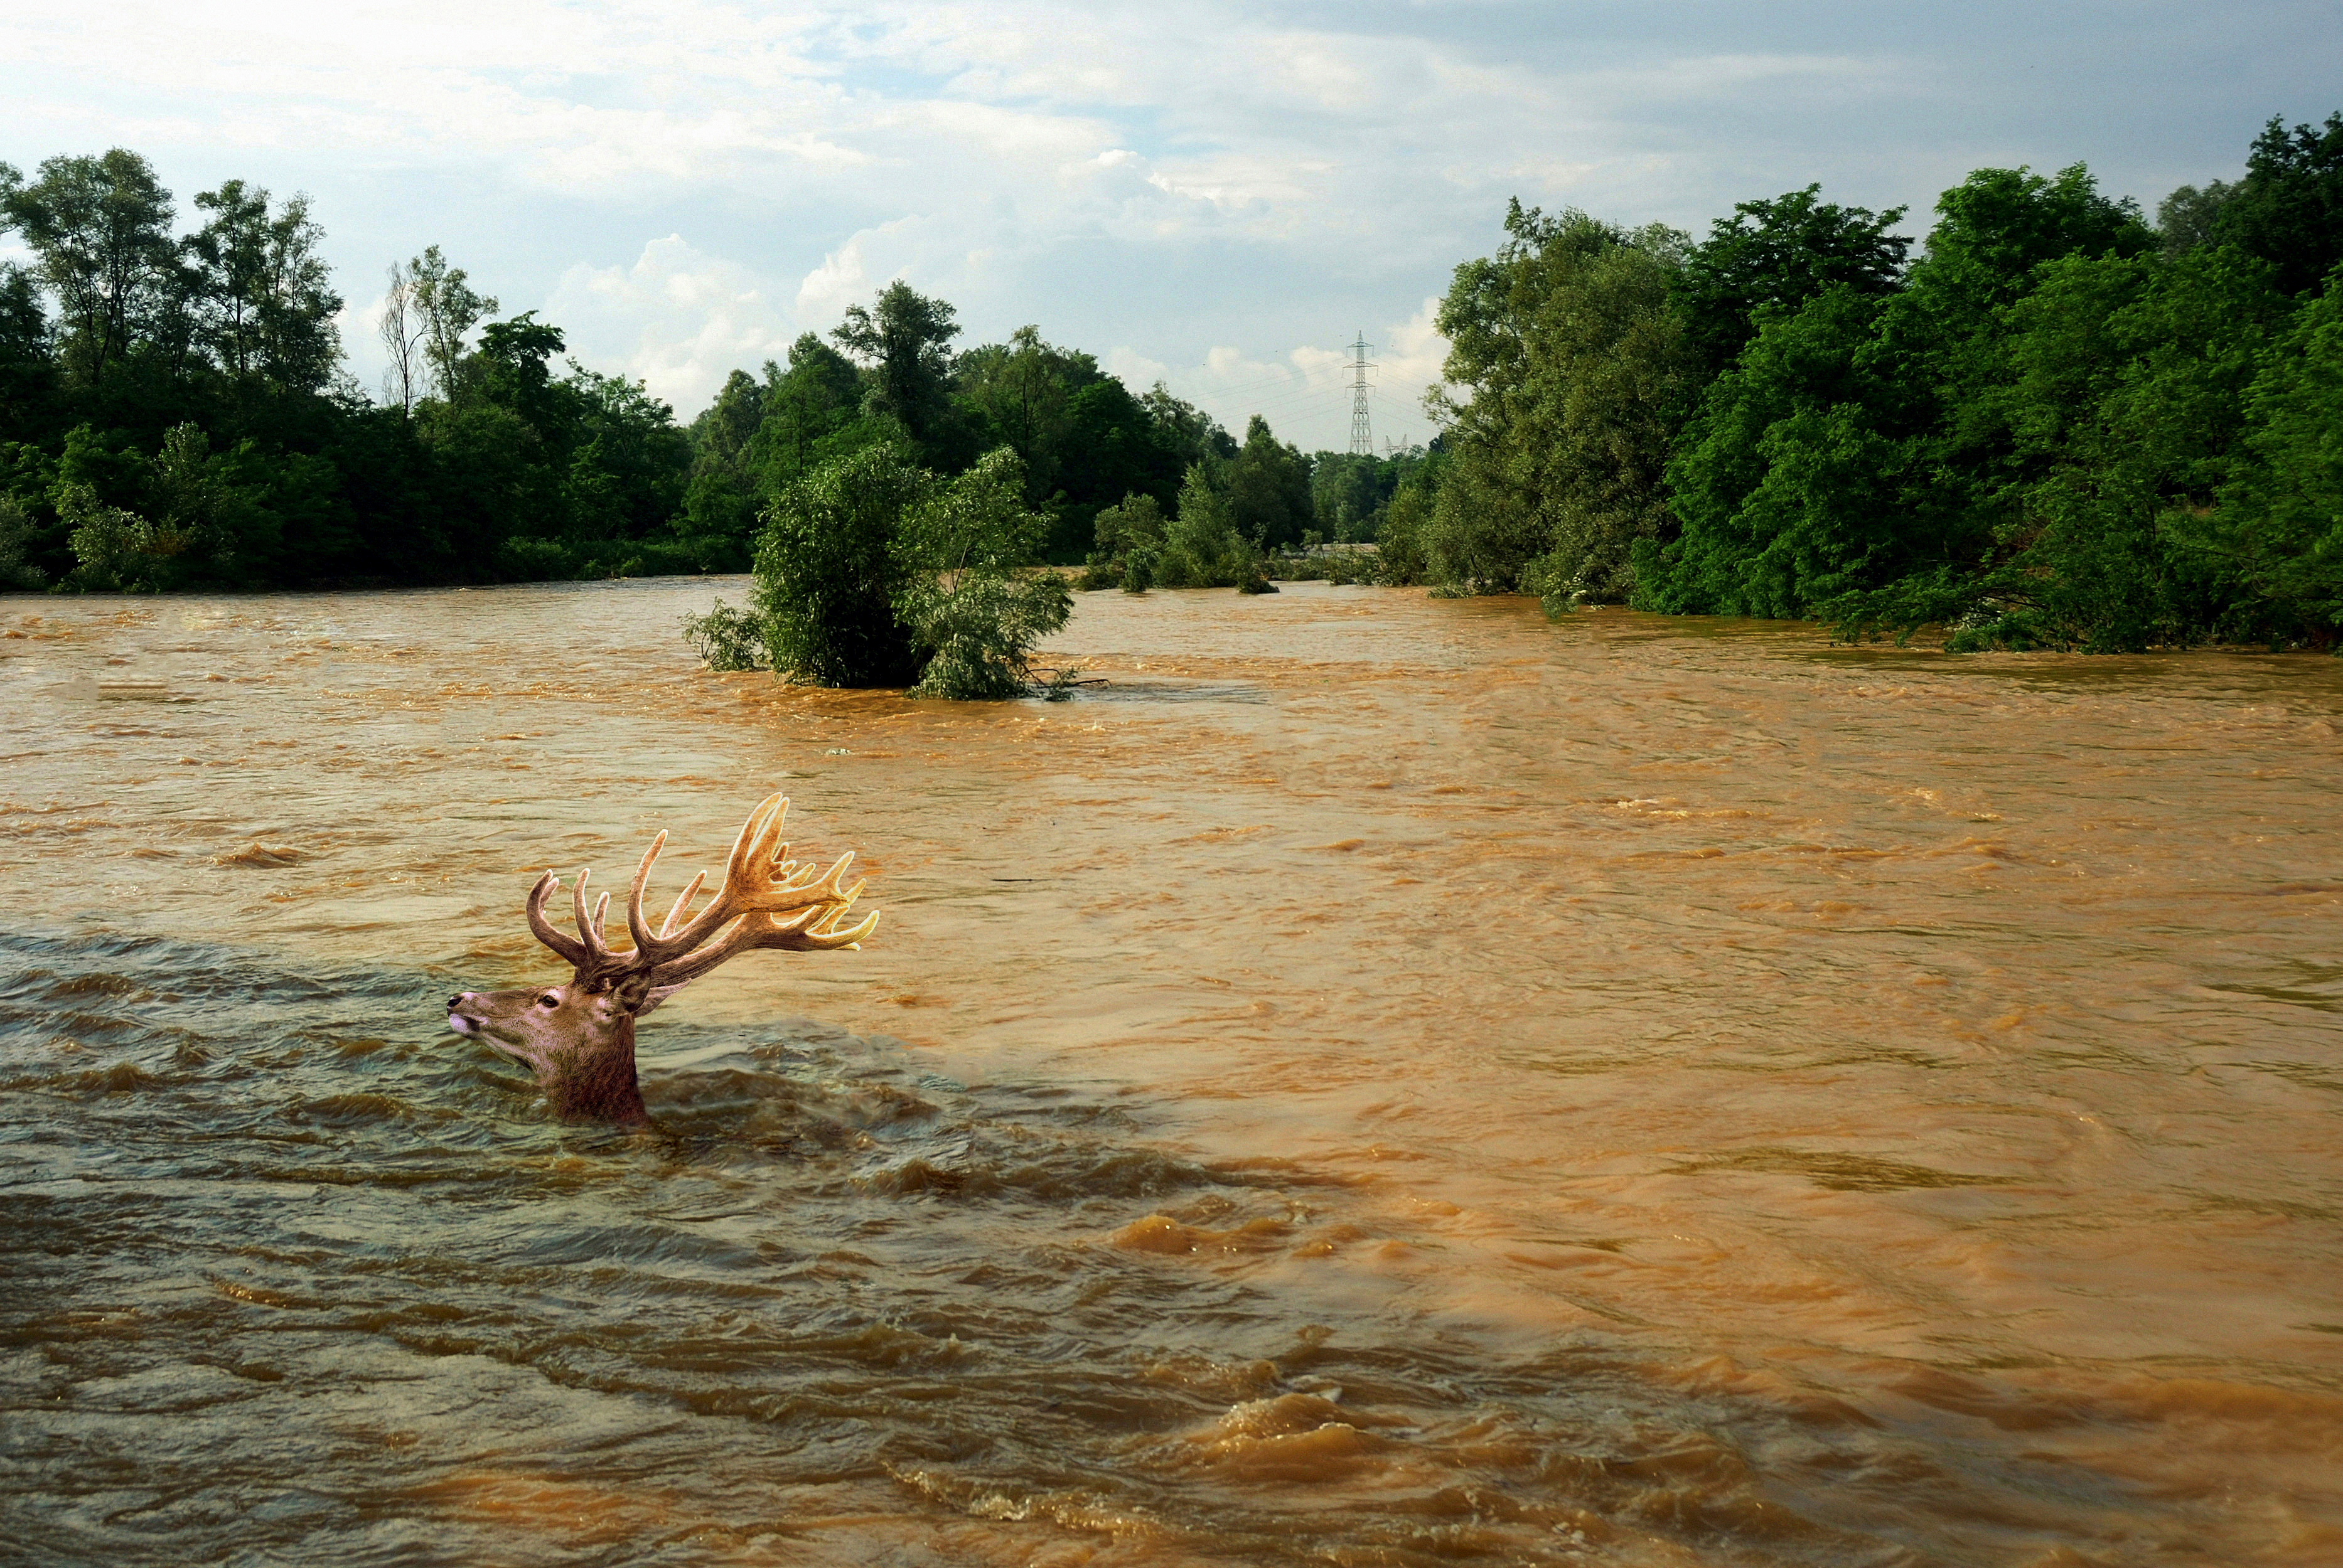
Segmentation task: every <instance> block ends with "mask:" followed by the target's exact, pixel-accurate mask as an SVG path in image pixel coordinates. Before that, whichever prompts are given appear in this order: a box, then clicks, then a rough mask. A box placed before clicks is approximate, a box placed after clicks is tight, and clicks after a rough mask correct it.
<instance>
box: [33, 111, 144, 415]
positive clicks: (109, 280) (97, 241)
mask: <svg viewBox="0 0 2343 1568" xmlns="http://www.w3.org/2000/svg"><path fill="white" fill-rule="evenodd" d="M0 171H5V172H0V213H5V215H6V217H7V220H8V222H9V224H10V225H11V226H14V227H15V228H17V229H18V230H20V231H21V232H22V233H23V234H24V236H25V243H26V244H28V245H29V246H32V247H33V252H34V254H35V256H37V257H38V258H39V267H40V273H41V277H42V281H44V282H45V283H46V284H47V285H48V287H49V290H50V292H51V293H52V294H54V295H55V297H56V299H57V303H58V306H59V308H60V310H61V311H62V313H63V316H64V324H65V333H64V337H65V342H64V345H63V348H64V355H65V363H66V365H67V367H68V368H69V369H70V370H71V371H72V372H73V374H74V375H75V377H77V378H78V379H79V380H80V381H81V382H82V383H83V384H85V385H88V384H92V383H95V382H96V381H98V380H100V379H102V378H103V377H105V375H106V371H107V370H108V368H109V367H113V366H116V365H118V364H120V363H121V362H122V361H124V360H125V359H126V358H128V357H130V355H131V353H132V352H133V351H134V350H135V349H136V348H137V347H140V346H141V344H142V343H143V342H145V341H146V340H147V339H149V338H151V337H153V336H154V335H155V334H156V329H157V328H158V327H160V326H161V325H162V324H163V322H164V318H165V317H166V316H167V315H168V314H169V312H170V311H171V310H172V309H173V307H175V305H176V301H177V297H178V295H179V292H180V276H179V272H178V267H177V256H178V247H177V246H176V244H175V243H174V242H173V240H172V238H171V216H172V211H171V193H170V192H169V191H167V190H165V189H164V188H163V186H162V183H161V182H160V181H158V180H157V179H156V177H155V170H154V168H153V166H150V165H149V164H148V163H147V162H146V159H145V158H142V157H140V156H138V155H137V154H136V153H134V152H130V151H128V150H126V149H125V148H122V147H116V148H114V149H113V150H112V151H110V152H107V153H106V154H104V155H103V156H97V157H55V158H50V159H48V160H47V161H46V162H45V163H43V164H42V165H41V167H40V177H39V178H38V179H37V180H35V181H34V182H33V183H32V184H30V185H25V184H24V183H23V181H22V179H21V177H20V176H18V175H17V173H16V171H15V169H13V168H8V167H7V166H5V165H0Z"/></svg>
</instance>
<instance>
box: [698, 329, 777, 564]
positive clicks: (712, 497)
mask: <svg viewBox="0 0 2343 1568" xmlns="http://www.w3.org/2000/svg"><path fill="white" fill-rule="evenodd" d="M780 379H781V368H780V367H779V366H778V365H775V364H774V363H772V361H770V360H767V361H766V362H765V379H764V380H763V381H759V380H758V379H757V377H753V376H751V375H749V373H748V372H747V371H745V370H735V371H734V372H732V374H731V375H730V376H729V377H725V381H724V386H723V388H722V389H721V390H720V391H719V392H718V393H717V394H716V401H715V402H713V403H711V404H709V406H708V407H707V408H706V410H705V411H703V412H702V413H701V414H700V416H699V417H698V418H697V419H694V420H693V421H692V422H691V427H690V429H689V431H688V432H687V434H688V436H689V440H690V443H691V471H690V474H689V477H688V478H687V479H686V481H685V487H684V500H683V514H684V521H683V525H682V527H683V531H684V533H685V534H686V535H687V536H689V537H691V538H700V539H706V540H709V541H710V544H711V546H712V547H713V551H714V553H717V554H719V555H720V556H722V557H723V558H725V560H724V564H725V565H726V566H727V567H728V568H734V567H735V561H734V557H735V555H736V550H737V555H738V564H739V565H746V564H747V548H748V546H749V543H750V542H751V540H752V538H753V536H754V534H755V532H756V519H757V512H758V510H759V507H760V505H761V504H762V503H761V501H760V498H759V495H758V483H757V466H756V462H755V457H754V453H753V451H752V446H753V444H754V442H755V441H756V438H757V432H758V431H759V429H761V428H762V427H763V426H764V423H765V402H766V394H767V391H768V389H769V387H770V386H771V385H773V384H775V383H778V382H779V380H780ZM736 541H737V545H736ZM736 569H737V568H736Z"/></svg>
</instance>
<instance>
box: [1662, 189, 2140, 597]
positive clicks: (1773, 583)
mask: <svg viewBox="0 0 2343 1568" xmlns="http://www.w3.org/2000/svg"><path fill="white" fill-rule="evenodd" d="M1936 211H1937V214H1938V219H1939V221H1938V223H1937V225H1936V228H1935V230H1934V231H1932V232H1931V234H1930V235H1929V236H1928V245H1927V251H1926V255H1925V256H1923V257H1922V258H1921V259H1920V260H1919V261H1918V262H1916V263H1915V264H1914V265H1913V266H1912V268H1911V271H1910V273H1909V275H1908V276H1907V279H1906V286H1904V287H1903V288H1902V289H1901V290H1899V291H1897V292H1896V293H1894V294H1892V295H1887V296H1878V295H1866V294H1865V293H1862V292H1859V291H1858V290H1856V289H1855V288H1854V287H1852V286H1847V285H1844V284H1842V285H1835V286H1832V287H1830V288H1828V289H1826V290H1825V292H1824V293H1823V294H1822V295H1821V296H1820V297H1817V298H1815V300H1813V301H1812V302H1810V303H1809V304H1808V305H1806V306H1805V307H1804V308H1803V309H1801V310H1799V311H1797V312H1796V313H1795V314H1794V315H1789V316H1783V315H1779V314H1772V315H1765V316H1762V317H1760V319H1759V323H1758V331H1757V336H1756V337H1755V339H1754V340H1753V341H1752V342H1751V343H1750V344H1749V345H1748V346H1747V347H1745V349H1744V350H1743V351H1742V354H1741V356H1740V357H1739V358H1738V359H1737V360H1736V361H1735V364H1734V366H1733V367H1732V368H1730V369H1728V370H1727V371H1726V372H1725V374H1724V375H1722V376H1720V377H1718V378H1717V379H1716V381H1715V383H1714V384H1712V385H1711V386H1710V387H1709V388H1708V390H1707V392H1706V393H1705V395H1704V398H1703V402H1702V405H1701V407H1700V411H1699V413H1698V415H1697V417H1695V418H1694V420H1693V421H1692V422H1691V423H1690V424H1689V425H1688V426H1687V427H1685V429H1684V433H1683V437H1682V438H1681V442H1680V445H1679V449H1678V453H1677V456H1676V457H1675V458H1674V461H1673V462H1672V464H1671V465H1670V467H1669V468H1668V470H1667V477H1668V482H1669V485H1670V487H1671V488H1672V491H1673V494H1674V506H1675V508H1676V511H1677V513H1678V515H1679V517H1680V518H1681V520H1682V526H1683V533H1682V536H1681V538H1679V539H1677V540H1676V541H1674V543H1663V542H1662V541H1661V540H1659V539H1657V538H1653V539H1649V540H1647V541H1645V542H1643V543H1640V544H1638V546H1637V547H1636V555H1635V561H1636V568H1637V578H1636V590H1635V598H1634V603H1636V604H1637V605H1638V606H1639V607H1641V608H1647V609H1657V610H1664V611H1668V612H1671V613H1677V614H1685V613H1692V614H1719V613H1721V614H1735V615H1768V616H1812V615H1821V614H1834V615H1838V614H1844V613H1848V607H1849V606H1854V605H1857V604H1868V603H1871V602H1872V601H1865V600H1858V599H1853V598H1848V596H1851V595H1862V594H1867V593H1874V592H1879V591H1884V590H1885V589H1887V588H1888V587H1889V585H1892V584H1896V583H1900V582H1909V583H1912V584H1921V583H1948V582H1955V581H1966V580H1967V579H1968V578H1970V577H1971V576H1973V575H1974V574H1975V573H1976V571H1977V570H1978V569H1980V568H1981V566H1982V564H1983V563H1984V562H1985V561H1986V558H1988V557H1989V556H1990V554H1991V553H1992V551H1993V549H1994V548H1995V544H1994V541H1995V539H1996V537H1997V530H1998V529H2000V528H2003V527H2004V526H2005V525H2006V524H2007V523H2008V522H2009V520H2010V518H2011V515H2012V508H2014V507H2016V505H2017V498H2018V497H2019V496H2020V495H2021V494H2022V493H2023V492H2024V489H2025V487H2026V485H2028V484H2029V483H2032V482H2034V481H2036V480H2037V479H2039V478H2040V477H2042V473H2043V469H2044V462H2043V459H2042V457H2041V456H2040V454H2039V453H2038V451H2036V450H2034V449H2032V448H2029V447H2026V444H2025V443H2024V442H2023V441H2022V440H2021V438H2020V436H2019V433H2018V431H2017V429H2016V408H2015V407H2014V405H2013V404H2012V402H2011V399H2010V395H2009V391H2008V388H2009V386H2010V383H2011V381H2012V379H2013V377H2014V375H2015V371H2014V369H2013V365H2012V361H2011V358H2010V348H2009V343H2008V338H2009V335H2010V328H2009V319H2010V318H2009V316H2008V311H2009V309H2010V307H2012V306H2013V305H2015V304H2016V302H2017V301H2018V300H2020V299H2022V298H2024V297H2026V294H2027V293H2028V292H2030V291H2031V290H2032V289H2033V288H2034V287H2036V286H2037V285H2038V284H2039V282H2040V281H2041V278H2042V276H2043V272H2042V269H2043V268H2044V266H2045V264H2046V263H2053V262H2056V261H2058V260H2060V259H2061V258H2063V257H2066V256H2086V257H2100V256H2112V257H2115V258H2117V259H2122V258H2125V257H2130V256H2140V255H2143V254H2145V253H2146V252H2147V251H2149V250H2151V249H2153V248H2155V246H2156V236H2154V235H2153V234H2152V233H2150V232H2149V230H2148V229H2147V226H2145V225H2144V224H2143V223H2141V222H2140V219H2139V215H2138V212H2137V209H2136V208H2135V207H2134V206H2132V205H2131V204H2130V203H2128V202H2118V201H2110V200H2108V199H2107V198H2106V197H2104V196H2100V195H2099V194H2098V190H2097V185H2096V183H2095V182H2094V181H2093V180H2092V178H2091V176H2090V172H2089V171H2088V170H2087V169H2086V168H2084V167H2083V166H2081V165H2079V164H2078V165H2076V166H2073V167H2070V168H2066V169H2062V170H2060V171H2059V172H2058V173H2057V174H2056V175H2055V176H2039V175H2035V174H2032V173H2030V172H2029V171H2027V170H2025V169H2022V168H2021V169H1980V170H1978V171H1976V173H1974V174H1972V175H1970V176H1968V178H1967V179H1966V180H1965V181H1963V182H1962V183H1961V184H1960V185H1958V186H1955V187H1953V188H1952V189H1951V190H1948V191H1946V193H1945V194H1944V196H1942V197H1941V198H1940V199H1939V200H1938V202H1937V205H1936ZM1913 591H1915V592H1916V591H1917V590H1916V589H1914V590H1913ZM1842 601H1844V602H1842ZM1898 602H1912V603H1916V602H1917V601H1916V600H1913V599H1911V598H1910V596H1909V594H1906V596H1905V598H1904V599H1903V600H1899V601H1898ZM1833 607H1838V608H1833Z"/></svg>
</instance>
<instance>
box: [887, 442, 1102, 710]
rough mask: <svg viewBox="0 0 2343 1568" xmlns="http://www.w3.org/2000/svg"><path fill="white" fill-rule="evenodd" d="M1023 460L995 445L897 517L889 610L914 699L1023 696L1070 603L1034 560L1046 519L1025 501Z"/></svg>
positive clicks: (1062, 583)
mask: <svg viewBox="0 0 2343 1568" xmlns="http://www.w3.org/2000/svg"><path fill="white" fill-rule="evenodd" d="M1023 469H1024V463H1023V459H1021V458H1020V457H1018V456H1017V453H1016V450H1015V448H1013V447H995V448H994V449H993V450H992V451H990V452H989V453H987V454H986V455H985V456H984V457H981V458H980V459H979V460H978V462H977V464H976V466H975V467H972V468H970V470H969V471H968V472H966V473H964V474H962V475H960V477H957V478H955V479H952V480H950V482H948V483H946V484H944V485H943V486H941V487H939V488H938V489H936V490H935V491H934V492H933V493H932V494H931V495H930V496H929V497H928V498H926V499H925V500H924V501H923V502H921V503H920V504H918V505H915V506H913V507H912V508H910V509H909V511H908V512H907V513H906V515H905V517H904V519H903V522H902V525H901V527H900V529H899V530H898V532H897V534H896V537H895V540H894V551H895V557H896V561H897V564H898V567H899V568H900V570H901V572H902V587H901V588H900V589H899V590H898V593H897V596H896V608H897V611H898V613H899V614H900V617H901V618H902V620H903V622H904V624H905V625H907V626H909V627H910V630H911V640H912V644H913V646H914V647H915V648H917V649H918V651H919V653H920V656H921V657H922V658H924V660H925V663H926V668H924V669H923V670H922V671H921V672H920V680H919V684H918V685H917V686H914V687H913V688H912V689H911V691H910V695H911V696H913V697H941V698H950V699H956V700H961V701H967V700H987V699H1001V698H1009V697H1022V696H1025V695H1026V694H1028V693H1029V692H1031V691H1032V690H1033V689H1034V680H1033V675H1032V670H1031V657H1032V652H1033V645H1034V644H1035V643H1037V642H1039V641H1040V640H1041V638H1044V637H1047V636H1049V635H1050V634H1051V632H1054V631H1057V630H1058V629H1060V628H1062V627H1063V626H1064V625H1065V624H1066V618H1067V617H1068V615H1070V614H1071V610H1072V604H1073V598H1072V594H1071V592H1070V590H1069V589H1068V588H1067V587H1066V579H1065V578H1061V577H1060V576H1059V575H1058V574H1057V573H1055V572H1051V571H1039V572H1037V571H1033V570H1031V569H1028V568H1031V567H1032V566H1033V565H1034V563H1036V562H1037V561H1039V560H1040V559H1041V546H1042V544H1043V542H1044V541H1045V540H1046V539H1047V538H1048V537H1049V530H1050V519H1049V518H1046V517H1044V516H1043V515H1042V514H1041V513H1040V512H1038V511H1035V510H1034V509H1033V508H1031V507H1030V506H1028V505H1027V504H1026V502H1025V475H1024V471H1023Z"/></svg>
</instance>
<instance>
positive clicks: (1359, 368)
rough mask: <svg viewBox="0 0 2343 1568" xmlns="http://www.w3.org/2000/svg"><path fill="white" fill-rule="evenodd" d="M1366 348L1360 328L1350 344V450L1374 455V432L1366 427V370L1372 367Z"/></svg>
mask: <svg viewBox="0 0 2343 1568" xmlns="http://www.w3.org/2000/svg"><path fill="white" fill-rule="evenodd" d="M1367 348H1368V343H1367V335H1366V332H1365V330H1364V329H1363V328H1362V329H1361V330H1360V333H1359V340H1358V341H1357V342H1356V343H1353V344H1352V345H1351V355H1352V358H1351V450H1352V452H1353V454H1354V455H1356V456H1359V457H1373V456H1374V455H1375V434H1374V432H1373V430H1371V429H1369V428H1368V427H1367V372H1368V371H1369V370H1371V369H1373V368H1374V366H1373V362H1372V361H1370V360H1369V359H1368V358H1367Z"/></svg>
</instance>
